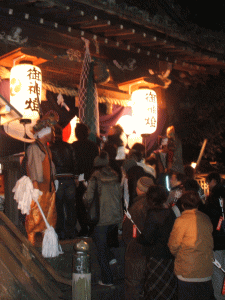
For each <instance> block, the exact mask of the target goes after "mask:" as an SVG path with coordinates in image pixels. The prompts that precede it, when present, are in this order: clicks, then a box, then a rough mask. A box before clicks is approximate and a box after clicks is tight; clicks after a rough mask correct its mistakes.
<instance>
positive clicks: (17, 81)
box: [10, 64, 42, 120]
mask: <svg viewBox="0 0 225 300" xmlns="http://www.w3.org/2000/svg"><path fill="white" fill-rule="evenodd" d="M41 88H42V74H41V69H40V68H39V67H37V66H34V65H31V64H19V65H16V66H14V67H13V68H12V69H11V75H10V103H11V104H12V105H13V106H14V107H15V108H16V109H17V110H18V111H19V112H20V113H21V114H22V115H23V119H30V120H36V119H38V118H39V101H41V99H40V98H41Z"/></svg>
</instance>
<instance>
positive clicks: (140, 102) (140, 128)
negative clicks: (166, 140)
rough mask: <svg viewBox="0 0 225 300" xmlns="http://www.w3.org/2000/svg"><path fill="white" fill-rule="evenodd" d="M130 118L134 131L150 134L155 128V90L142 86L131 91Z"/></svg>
mask: <svg viewBox="0 0 225 300" xmlns="http://www.w3.org/2000/svg"><path fill="white" fill-rule="evenodd" d="M131 98H132V119H133V122H134V127H135V131H136V133H137V134H138V135H140V134H151V133H153V132H155V131H156V128H157V95H156V92H155V91H153V90H151V89H147V88H143V89H139V90H136V91H134V92H133V93H132V97H131Z"/></svg>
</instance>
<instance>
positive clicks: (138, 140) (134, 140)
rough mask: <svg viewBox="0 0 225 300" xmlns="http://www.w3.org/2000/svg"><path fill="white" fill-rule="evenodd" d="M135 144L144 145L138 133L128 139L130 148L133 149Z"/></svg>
mask: <svg viewBox="0 0 225 300" xmlns="http://www.w3.org/2000/svg"><path fill="white" fill-rule="evenodd" d="M135 143H140V144H142V136H141V135H137V134H136V133H132V134H131V135H129V137H128V146H129V148H130V149H131V148H132V147H133V145H134V144H135Z"/></svg>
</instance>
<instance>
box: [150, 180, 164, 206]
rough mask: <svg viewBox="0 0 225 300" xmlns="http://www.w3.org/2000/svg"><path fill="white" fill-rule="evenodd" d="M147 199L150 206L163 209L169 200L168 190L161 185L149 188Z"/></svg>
mask: <svg viewBox="0 0 225 300" xmlns="http://www.w3.org/2000/svg"><path fill="white" fill-rule="evenodd" d="M146 199H147V202H148V204H149V205H150V206H152V205H153V206H154V207H161V206H162V205H163V203H165V202H166V200H167V192H166V189H165V188H164V187H163V186H160V185H152V186H150V187H149V188H148V191H147V193H146Z"/></svg>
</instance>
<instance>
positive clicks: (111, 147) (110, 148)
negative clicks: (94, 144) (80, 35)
mask: <svg viewBox="0 0 225 300" xmlns="http://www.w3.org/2000/svg"><path fill="white" fill-rule="evenodd" d="M102 150H104V151H106V152H107V153H108V155H109V159H115V158H116V155H117V147H116V145H115V144H112V143H109V142H107V143H105V145H104V146H103V149H102Z"/></svg>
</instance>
